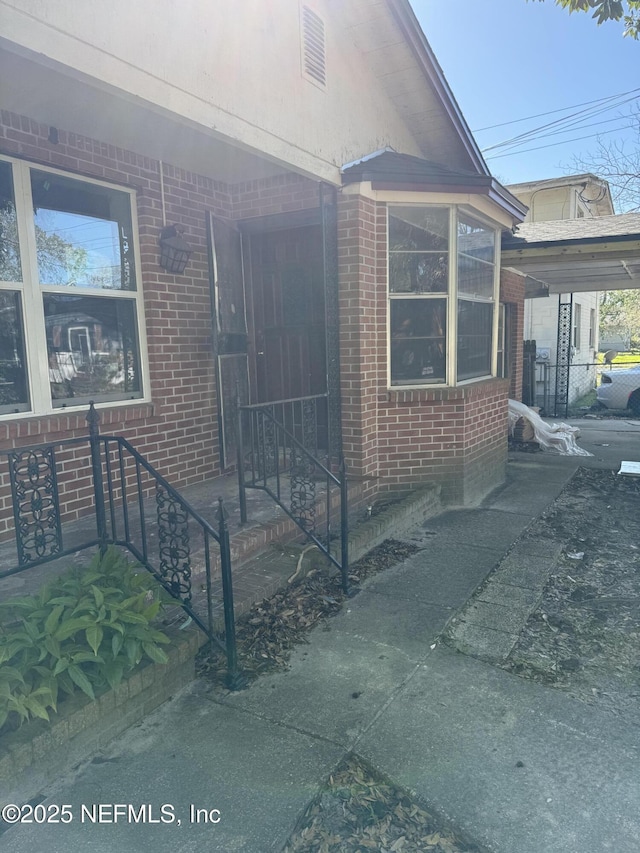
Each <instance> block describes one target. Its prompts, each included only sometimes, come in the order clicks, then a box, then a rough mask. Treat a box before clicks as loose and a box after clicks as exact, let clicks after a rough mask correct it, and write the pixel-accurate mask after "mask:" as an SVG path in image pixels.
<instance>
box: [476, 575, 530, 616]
mask: <svg viewBox="0 0 640 853" xmlns="http://www.w3.org/2000/svg"><path fill="white" fill-rule="evenodd" d="M539 599H540V594H539V593H538V591H537V590H533V589H528V588H527V587H523V586H513V585H512V584H509V583H500V581H498V580H494V579H493V578H491V579H490V580H489V582H488V583H487V584H486V586H485V588H484V589H483V590H482V591H481V592H479V593H478V601H484V602H488V603H491V604H499V605H501V606H502V607H511V606H512V605H513V606H514V607H515V608H517V609H520V610H522V609H524V610H526V611H527V612H530V611H531V610H533V609H534V608H535V606H536V604H537V603H538V601H539Z"/></svg>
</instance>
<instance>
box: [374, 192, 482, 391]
mask: <svg viewBox="0 0 640 853" xmlns="http://www.w3.org/2000/svg"><path fill="white" fill-rule="evenodd" d="M388 214H389V325H390V340H391V346H390V377H391V385H392V386H408V385H411V386H417V385H432V384H442V385H444V384H448V385H455V384H458V383H461V382H466V381H469V380H473V379H479V378H484V377H488V376H491V375H494V371H495V358H496V355H495V351H496V346H495V343H494V337H495V336H494V328H496V322H497V318H496V307H497V293H498V269H497V267H498V265H497V263H496V251H497V243H498V240H497V231H496V229H495V228H494V227H493V226H491V225H488V224H486V223H484V222H482V221H481V220H480V219H478V218H476V217H475V216H474V215H473V214H471V213H468V212H467V211H466V210H464V209H462V208H457V207H450V206H436V205H391V204H390V205H389V207H388Z"/></svg>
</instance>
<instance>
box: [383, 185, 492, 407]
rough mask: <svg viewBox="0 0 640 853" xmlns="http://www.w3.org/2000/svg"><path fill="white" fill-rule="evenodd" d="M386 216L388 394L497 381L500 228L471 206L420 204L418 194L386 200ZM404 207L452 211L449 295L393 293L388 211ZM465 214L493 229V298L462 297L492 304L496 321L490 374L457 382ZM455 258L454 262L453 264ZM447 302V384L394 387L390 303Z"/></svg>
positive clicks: (470, 300) (450, 216)
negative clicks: (462, 219) (460, 220)
mask: <svg viewBox="0 0 640 853" xmlns="http://www.w3.org/2000/svg"><path fill="white" fill-rule="evenodd" d="M385 205H386V215H387V301H386V312H387V337H386V342H387V390H389V391H425V390H437V389H448V388H461V387H464V386H465V385H473V384H475V383H477V382H485V381H486V380H487V379H495V378H497V370H498V312H499V310H500V304H499V300H500V227H499V226H497V225H496V223H495V222H493V221H491V220H490V219H488V218H487V217H486V216H485V215H483V214H482V213H480V212H479V211H477V210H476V209H475V208H473V207H471V206H469V205H468V204H456V203H453V202H452V203H446V202H442V201H437V202H434V201H432V200H431V199H428V200H424V201H422V200H421V201H418V200H417V199H416V197H415V194H413V195H412V196H411V200H410V201H408V200H405V199H404V198H403V199H402V200H398V201H392V200H386V201H385ZM394 206H402V207H441V208H448V210H449V248H448V255H449V278H448V290H447V293H429V294H417V293H416V294H402V293H394V294H392V293H391V282H390V276H389V258H390V255H391V253H390V251H389V208H390V207H394ZM459 213H463V214H467V215H468V216H471V217H472V218H473V219H475V220H476V221H477V222H478V223H479V224H481V225H484V226H485V227H487V228H489V229H491V230H492V231H494V233H495V243H494V264H493V267H494V270H493V276H494V277H493V296H492V300H490V299H482V298H480V297H471V296H468V297H467V296H465V297H463V298H464V299H466V300H467V301H469V302H482V303H484V304H488V303H489V302H491V301H493V320H492V323H493V325H492V338H491V373H487V374H484V375H483V376H474V377H473V378H472V379H461V380H459V381H457V380H456V376H457V370H458V364H457V358H458V298H459V294H458V214H459ZM452 258H454V262H453V263H452ZM394 298H395V299H446V300H447V349H446V359H447V364H446V374H445V375H446V381H445V382H432V383H429V382H420V383H417V384H415V385H409V384H407V385H404V384H402V385H393V384H392V382H391V310H390V304H391V301H392V300H393V299H394Z"/></svg>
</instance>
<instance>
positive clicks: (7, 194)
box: [0, 161, 22, 281]
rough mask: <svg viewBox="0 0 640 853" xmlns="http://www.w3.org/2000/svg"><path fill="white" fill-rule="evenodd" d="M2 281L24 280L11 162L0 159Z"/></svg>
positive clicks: (0, 270) (0, 265)
mask: <svg viewBox="0 0 640 853" xmlns="http://www.w3.org/2000/svg"><path fill="white" fill-rule="evenodd" d="M0 281H22V270H21V268H20V247H19V245H18V220H17V218H16V204H15V195H14V191H13V173H12V171H11V164H10V163H5V162H2V161H0Z"/></svg>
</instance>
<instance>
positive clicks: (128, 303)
mask: <svg viewBox="0 0 640 853" xmlns="http://www.w3.org/2000/svg"><path fill="white" fill-rule="evenodd" d="M134 211H135V205H134V197H133V193H132V192H130V191H128V190H124V189H121V188H117V187H113V186H110V185H108V184H105V183H102V182H99V181H90V180H87V179H84V178H82V179H81V178H78V177H76V176H72V175H67V174H65V173H62V172H59V171H55V170H50V169H46V168H44V167H41V166H35V165H31V164H28V163H25V162H22V161H18V160H10V159H8V158H0V415H6V414H12V413H18V412H34V413H36V414H46V413H47V412H52V411H55V410H59V409H62V408H71V407H75V406H85V405H86V404H87V403H88V401H89V400H95V401H96V402H109V401H114V402H115V401H125V400H132V399H139V398H141V397H142V396H143V394H144V387H143V372H144V371H143V359H142V347H141V337H140V336H141V330H142V329H143V328H144V324H143V322H142V295H141V292H140V289H139V287H138V274H137V261H136V248H135V247H136V239H135V212H134Z"/></svg>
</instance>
